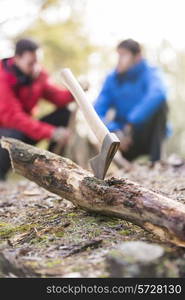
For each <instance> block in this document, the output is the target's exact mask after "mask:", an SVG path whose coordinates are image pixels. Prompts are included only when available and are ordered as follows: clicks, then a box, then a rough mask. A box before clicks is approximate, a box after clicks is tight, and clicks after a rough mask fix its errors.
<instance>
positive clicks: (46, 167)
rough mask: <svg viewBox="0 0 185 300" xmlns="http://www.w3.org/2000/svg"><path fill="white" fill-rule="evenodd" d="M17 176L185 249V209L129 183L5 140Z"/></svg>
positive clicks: (5, 146)
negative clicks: (95, 175) (94, 174)
mask: <svg viewBox="0 0 185 300" xmlns="http://www.w3.org/2000/svg"><path fill="white" fill-rule="evenodd" d="M1 145H2V147H3V148H5V149H7V150H8V151H9V154H10V157H11V161H12V166H13V168H14V169H15V171H16V172H18V173H19V174H21V175H23V176H25V177H26V178H28V179H30V180H32V181H34V182H36V183H37V184H39V185H40V186H42V187H44V188H45V189H47V190H49V191H51V192H53V193H55V194H57V195H60V196H61V197H63V198H65V199H67V200H69V201H71V202H72V203H73V204H74V205H76V206H79V207H81V208H82V209H85V210H88V211H92V212H97V213H101V214H105V215H109V216H114V217H118V218H121V219H125V220H128V221H130V222H132V223H134V224H136V225H139V226H140V227H142V228H144V229H146V230H147V231H149V232H151V233H154V234H155V235H157V236H158V237H159V238H160V239H162V240H164V241H168V242H171V243H173V244H175V245H178V246H182V247H185V205H183V204H181V203H179V202H178V201H174V200H171V199H169V198H167V197H164V196H162V195H160V194H157V193H155V192H152V191H150V190H147V189H145V188H143V187H142V186H140V185H138V184H137V183H134V182H131V181H129V180H127V179H116V178H111V179H107V180H104V181H103V180H99V179H96V178H95V177H93V176H92V174H91V173H90V172H88V171H86V170H84V169H82V168H81V167H79V166H78V165H76V164H75V163H73V162H72V161H71V160H69V159H66V158H63V157H61V156H58V155H56V154H53V153H51V152H48V151H45V150H42V149H38V148H36V147H33V146H30V145H27V144H25V143H22V142H20V141H18V140H15V139H11V138H2V139H1Z"/></svg>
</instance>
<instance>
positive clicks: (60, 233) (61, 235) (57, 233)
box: [55, 231, 64, 237]
mask: <svg viewBox="0 0 185 300" xmlns="http://www.w3.org/2000/svg"><path fill="white" fill-rule="evenodd" d="M55 236H56V237H63V236H64V232H63V231H59V232H56V233H55Z"/></svg>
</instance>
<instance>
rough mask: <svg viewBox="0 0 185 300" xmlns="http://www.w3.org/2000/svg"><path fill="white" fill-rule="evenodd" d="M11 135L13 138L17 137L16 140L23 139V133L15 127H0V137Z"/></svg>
mask: <svg viewBox="0 0 185 300" xmlns="http://www.w3.org/2000/svg"><path fill="white" fill-rule="evenodd" d="M3 136H5V137H11V138H14V139H18V140H24V138H25V135H24V134H23V133H22V132H21V131H18V130H16V129H9V128H8V129H6V128H1V129H0V137H3Z"/></svg>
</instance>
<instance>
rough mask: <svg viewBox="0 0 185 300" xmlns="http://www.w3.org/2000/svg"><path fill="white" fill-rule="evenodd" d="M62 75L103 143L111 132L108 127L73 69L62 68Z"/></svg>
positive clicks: (64, 82)
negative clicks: (88, 97)
mask: <svg viewBox="0 0 185 300" xmlns="http://www.w3.org/2000/svg"><path fill="white" fill-rule="evenodd" d="M61 76H62V82H63V84H64V85H65V86H66V88H67V89H68V90H69V91H70V92H71V94H72V95H73V96H74V98H75V99H76V101H77V103H78V105H79V106H80V108H81V110H82V112H83V114H84V116H85V119H86V121H87V122H88V124H89V126H90V127H91V129H92V131H93V132H94V134H95V136H96V137H97V139H98V141H99V143H100V144H102V143H103V140H104V138H105V136H106V135H107V134H109V131H108V129H107V127H106V126H105V125H104V123H103V122H102V121H101V120H100V118H99V116H98V115H97V113H96V111H95V110H94V108H93V106H92V104H91V103H90V101H88V99H87V97H86V94H85V92H84V91H83V89H82V87H81V86H80V84H79V83H78V81H77V80H76V78H75V77H74V75H73V73H72V72H71V70H70V69H68V68H65V69H62V71H61Z"/></svg>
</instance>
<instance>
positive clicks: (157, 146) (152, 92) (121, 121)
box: [95, 39, 168, 164]
mask: <svg viewBox="0 0 185 300" xmlns="http://www.w3.org/2000/svg"><path fill="white" fill-rule="evenodd" d="M117 52H118V64H117V67H116V69H115V70H114V71H113V72H111V73H110V74H109V75H108V76H107V78H106V80H105V82H104V85H103V88H102V90H101V92H100V94H99V97H98V99H97V100H96V103H95V110H96V111H97V113H98V114H99V116H100V118H101V119H102V120H103V121H104V122H105V124H106V125H107V127H108V128H109V130H110V131H112V132H115V133H116V134H117V135H118V137H119V138H120V141H121V145H120V150H121V151H122V154H123V156H124V157H125V158H127V159H128V160H129V161H131V160H133V159H135V158H137V157H138V156H140V155H143V154H148V155H149V156H150V161H151V162H152V164H153V163H154V162H155V161H157V160H160V158H161V148H162V144H163V141H164V139H165V136H166V121H167V110H168V109H167V103H166V100H167V91H166V87H165V84H164V82H163V79H162V77H161V74H160V71H159V70H158V69H157V68H155V67H153V66H151V65H150V64H149V63H148V62H147V61H146V60H145V59H144V58H143V56H142V50H141V46H140V45H139V43H138V42H136V41H134V40H132V39H128V40H124V41H123V42H121V43H120V44H119V45H118V47H117ZM111 108H112V109H114V111H115V117H114V119H113V120H112V121H109V122H107V121H106V115H107V112H108V111H109V110H110V109H111Z"/></svg>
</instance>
